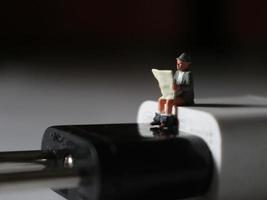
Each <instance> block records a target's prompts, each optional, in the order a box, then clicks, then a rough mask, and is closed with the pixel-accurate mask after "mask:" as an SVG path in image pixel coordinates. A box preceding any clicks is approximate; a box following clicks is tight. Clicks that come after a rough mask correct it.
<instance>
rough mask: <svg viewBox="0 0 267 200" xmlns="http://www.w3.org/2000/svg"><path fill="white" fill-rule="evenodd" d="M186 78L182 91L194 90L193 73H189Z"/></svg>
mask: <svg viewBox="0 0 267 200" xmlns="http://www.w3.org/2000/svg"><path fill="white" fill-rule="evenodd" d="M184 76H185V77H184V81H183V83H182V84H181V86H182V90H183V91H189V90H192V88H193V75H192V72H187V73H186V74H185V75H184Z"/></svg>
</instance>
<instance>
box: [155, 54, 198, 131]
mask: <svg viewBox="0 0 267 200" xmlns="http://www.w3.org/2000/svg"><path fill="white" fill-rule="evenodd" d="M191 63H192V61H191V57H190V56H189V55H188V54H187V53H182V54H181V55H180V56H179V57H178V58H176V68H177V71H176V72H175V74H174V76H173V78H171V80H172V83H171V84H170V81H169V80H170V75H169V74H170V73H171V71H170V70H155V69H153V70H152V72H153V74H154V76H155V77H156V78H157V80H158V82H159V85H160V89H161V93H162V94H163V96H162V97H160V98H159V99H158V111H159V113H156V114H155V117H154V119H153V122H152V123H151V125H160V126H162V127H164V126H171V125H177V123H178V122H177V117H176V115H172V109H173V107H174V106H175V107H178V106H183V105H193V104H194V88H193V76H192V73H191V71H189V67H190V65H191ZM158 71H160V72H158ZM167 73H168V74H167ZM170 87H172V90H173V93H171V92H170V91H169V90H168V89H169V88H170ZM166 93H167V94H168V95H166Z"/></svg>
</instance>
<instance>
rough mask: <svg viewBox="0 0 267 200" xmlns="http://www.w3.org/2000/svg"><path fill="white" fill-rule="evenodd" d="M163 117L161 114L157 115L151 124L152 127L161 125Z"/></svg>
mask: <svg viewBox="0 0 267 200" xmlns="http://www.w3.org/2000/svg"><path fill="white" fill-rule="evenodd" d="M160 119H161V115H160V114H159V113H155V117H154V118H153V122H151V123H150V124H151V125H161V122H160V121H161V120H160Z"/></svg>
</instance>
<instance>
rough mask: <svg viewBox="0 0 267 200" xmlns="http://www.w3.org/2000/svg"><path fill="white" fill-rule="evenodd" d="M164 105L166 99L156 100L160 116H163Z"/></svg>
mask: <svg viewBox="0 0 267 200" xmlns="http://www.w3.org/2000/svg"><path fill="white" fill-rule="evenodd" d="M165 104H166V99H162V98H159V100H158V106H159V107H158V109H159V112H160V113H161V114H164V113H165V112H164V111H165Z"/></svg>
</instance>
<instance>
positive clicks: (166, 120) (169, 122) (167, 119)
mask: <svg viewBox="0 0 267 200" xmlns="http://www.w3.org/2000/svg"><path fill="white" fill-rule="evenodd" d="M160 122H161V125H162V127H164V126H165V127H168V126H177V125H178V119H177V117H176V116H174V115H170V116H161V120H160Z"/></svg>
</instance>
